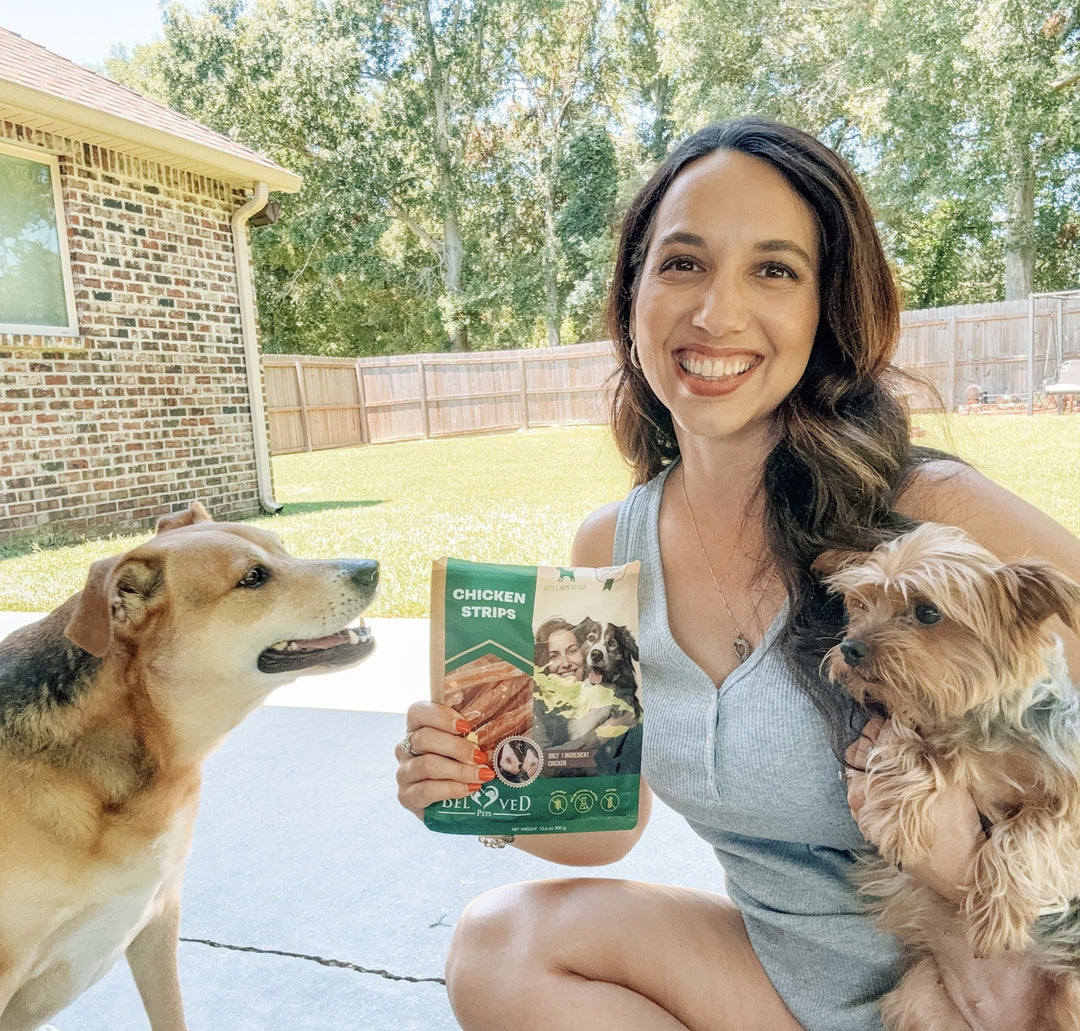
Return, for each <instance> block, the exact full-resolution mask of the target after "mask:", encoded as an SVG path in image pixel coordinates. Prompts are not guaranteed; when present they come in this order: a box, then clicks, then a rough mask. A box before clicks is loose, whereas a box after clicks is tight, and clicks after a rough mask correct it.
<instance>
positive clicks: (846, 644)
mask: <svg viewBox="0 0 1080 1031" xmlns="http://www.w3.org/2000/svg"><path fill="white" fill-rule="evenodd" d="M840 654H841V655H843V656H844V661H845V662H846V663H847V664H848V665H849V666H858V665H859V663H860V662H862V661H863V660H864V659H865V658H866V657H867V656H868V655H869V654H870V646H869V645H868V644H866V643H865V642H864V641H860V640H859V639H858V638H857V637H845V638H844V640H842V641H841V642H840Z"/></svg>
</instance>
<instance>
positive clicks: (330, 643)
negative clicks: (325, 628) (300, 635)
mask: <svg viewBox="0 0 1080 1031" xmlns="http://www.w3.org/2000/svg"><path fill="white" fill-rule="evenodd" d="M348 643H349V635H348V634H347V633H346V632H345V631H344V630H339V631H338V632H337V633H336V634H330V635H329V636H328V637H312V638H310V639H309V640H307V641H297V642H296V645H297V647H298V648H303V649H304V651H312V652H314V651H318V650H319V649H320V648H336V647H337V646H338V645H339V644H348Z"/></svg>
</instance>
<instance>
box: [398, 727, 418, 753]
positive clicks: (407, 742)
mask: <svg viewBox="0 0 1080 1031" xmlns="http://www.w3.org/2000/svg"><path fill="white" fill-rule="evenodd" d="M412 736H413V732H412V731H411V730H407V731H406V732H405V736H404V737H403V738H402V739H401V741H400V742H399V743H400V745H401V750H402V751H403V752H404V753H405V754H406V755H419V754H420V753H419V752H418V751H417V750H416V749H415V748H413V746H412Z"/></svg>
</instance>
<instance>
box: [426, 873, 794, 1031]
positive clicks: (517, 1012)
mask: <svg viewBox="0 0 1080 1031" xmlns="http://www.w3.org/2000/svg"><path fill="white" fill-rule="evenodd" d="M446 978H447V990H448V992H449V994H450V1003H451V1005H452V1006H453V1008H454V1013H455V1015H456V1016H457V1019H458V1021H459V1022H460V1024H461V1026H462V1027H463V1028H464V1029H465V1031H505V1029H506V1028H511V1027H512V1028H514V1031H571V1029H574V1031H577V1029H580V1028H582V1027H613V1028H619V1029H620V1031H638V1029H640V1031H669V1029H670V1031H686V1029H690V1031H800V1028H799V1025H798V1023H796V1021H795V1019H794V1018H793V1017H792V1016H791V1014H790V1013H788V1011H787V1009H786V1007H785V1006H784V1004H783V1002H782V1001H781V999H780V997H779V996H778V995H777V994H776V990H775V989H774V988H773V986H772V983H771V982H770V981H769V979H768V977H767V976H766V974H765V971H764V970H763V969H762V967H761V964H760V963H759V962H758V959H757V956H756V955H755V954H754V950H753V949H752V948H751V946H750V940H749V939H748V938H747V936H746V929H745V927H744V926H743V921H742V917H741V916H740V915H739V912H738V910H737V909H736V908H735V907H734V906H733V905H732V904H731V903H730V902H729V901H728V900H727V899H725V898H723V897H722V896H719V895H713V894H710V893H708V892H702V891H693V890H691V889H688V888H671V887H662V886H659V885H654V884H639V883H637V882H634V881H622V880H602V879H569V880H554V881H536V882H530V883H526V884H515V885H510V886H509V887H506V888H499V889H496V890H495V891H491V892H488V893H487V894H485V895H481V896H480V897H479V898H478V899H476V900H475V901H474V902H472V903H471V904H470V905H469V907H468V908H467V909H466V910H465V912H464V913H462V915H461V918H460V920H459V921H458V924H457V928H456V929H455V932H454V938H453V941H452V943H451V946H450V955H449V958H448V960H447V964H446Z"/></svg>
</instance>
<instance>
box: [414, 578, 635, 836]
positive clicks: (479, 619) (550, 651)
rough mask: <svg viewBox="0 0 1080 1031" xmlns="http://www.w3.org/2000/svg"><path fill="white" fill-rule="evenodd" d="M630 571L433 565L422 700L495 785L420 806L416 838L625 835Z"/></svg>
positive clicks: (630, 766)
mask: <svg viewBox="0 0 1080 1031" xmlns="http://www.w3.org/2000/svg"><path fill="white" fill-rule="evenodd" d="M638 569H639V563H637V562H631V563H628V564H627V565H624V566H609V567H605V568H600V569H592V568H584V567H580V566H579V567H560V566H514V565H494V564H486V563H478V562H466V561H463V560H460V559H453V558H444V559H439V560H437V561H436V562H435V563H434V564H433V567H432V576H431V697H432V699H433V700H434V701H437V702H444V703H446V704H447V705H451V706H453V707H454V708H455V709H457V710H458V712H460V713H461V715H462V716H463V717H464V718H465V719H467V720H468V721H469V722H470V723H471V724H472V726H473V728H474V731H473V733H472V734H470V735H469V736H470V739H471V740H473V741H475V742H476V744H477V746H478V747H479V748H481V749H482V750H484V751H485V752H486V753H487V754H488V756H489V757H490V759H491V764H492V767H493V768H494V770H495V773H496V777H495V779H494V780H492V781H489V782H488V783H485V784H483V785H482V786H481V788H480V789H479V790H478V791H476V792H474V793H473V794H471V795H469V796H468V797H467V798H463V799H450V800H446V801H443V802H437V803H434V804H433V805H430V806H428V807H427V809H426V810H425V812H424V822H425V823H426V824H427V826H428V827H430V828H431V829H432V830H436V831H441V832H443V833H447V834H558V833H564V832H567V831H575V832H576V831H604V830H628V829H630V828H632V827H634V826H635V825H636V824H637V818H638V787H639V778H640V772H641V737H642V729H643V728H642V713H641V705H640V686H641V676H640V671H639V667H638V661H637V660H638V651H637V634H638V609H637V581H638Z"/></svg>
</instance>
